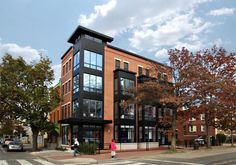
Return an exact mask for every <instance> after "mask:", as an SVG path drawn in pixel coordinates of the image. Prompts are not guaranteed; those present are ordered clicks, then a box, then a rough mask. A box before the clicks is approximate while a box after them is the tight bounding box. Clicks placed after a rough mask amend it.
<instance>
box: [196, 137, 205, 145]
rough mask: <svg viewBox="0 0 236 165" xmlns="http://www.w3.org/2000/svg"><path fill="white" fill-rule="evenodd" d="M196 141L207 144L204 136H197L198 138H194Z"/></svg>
mask: <svg viewBox="0 0 236 165" xmlns="http://www.w3.org/2000/svg"><path fill="white" fill-rule="evenodd" d="M194 141H195V142H197V143H198V144H199V145H204V144H206V141H205V139H204V138H202V137H199V138H196V139H194Z"/></svg>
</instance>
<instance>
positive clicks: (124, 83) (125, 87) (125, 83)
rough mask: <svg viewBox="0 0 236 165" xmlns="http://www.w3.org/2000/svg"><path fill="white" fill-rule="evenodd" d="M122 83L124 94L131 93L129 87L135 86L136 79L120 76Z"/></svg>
mask: <svg viewBox="0 0 236 165" xmlns="http://www.w3.org/2000/svg"><path fill="white" fill-rule="evenodd" d="M120 85H121V93H122V94H123V95H130V93H129V91H128V90H129V88H131V87H134V81H133V80H129V79H125V78H120Z"/></svg>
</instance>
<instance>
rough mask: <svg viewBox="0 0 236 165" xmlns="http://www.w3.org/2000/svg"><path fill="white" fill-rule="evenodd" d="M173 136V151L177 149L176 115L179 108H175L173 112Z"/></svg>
mask: <svg viewBox="0 0 236 165" xmlns="http://www.w3.org/2000/svg"><path fill="white" fill-rule="evenodd" d="M172 115H173V116H172V131H173V132H172V137H171V151H176V115H177V109H173V114H172Z"/></svg>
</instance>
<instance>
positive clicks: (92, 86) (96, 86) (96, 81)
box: [84, 73, 102, 93]
mask: <svg viewBox="0 0 236 165" xmlns="http://www.w3.org/2000/svg"><path fill="white" fill-rule="evenodd" d="M84 91H88V92H96V93H102V77H100V76H95V75H91V74H87V73H84Z"/></svg>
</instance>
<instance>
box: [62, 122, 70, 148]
mask: <svg viewBox="0 0 236 165" xmlns="http://www.w3.org/2000/svg"><path fill="white" fill-rule="evenodd" d="M68 139H69V126H62V144H66V145H67V144H68Z"/></svg>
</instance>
